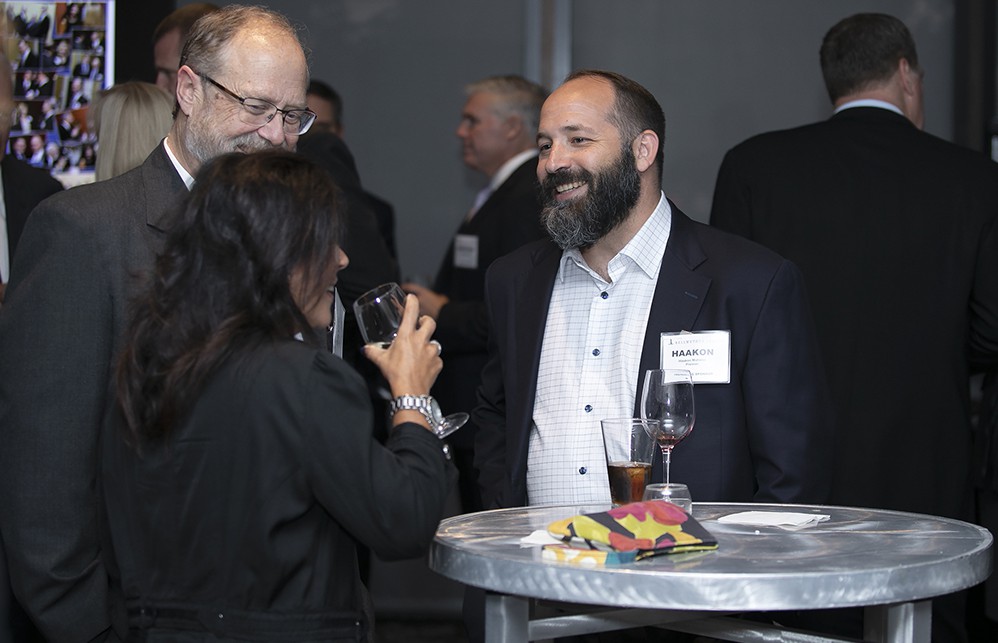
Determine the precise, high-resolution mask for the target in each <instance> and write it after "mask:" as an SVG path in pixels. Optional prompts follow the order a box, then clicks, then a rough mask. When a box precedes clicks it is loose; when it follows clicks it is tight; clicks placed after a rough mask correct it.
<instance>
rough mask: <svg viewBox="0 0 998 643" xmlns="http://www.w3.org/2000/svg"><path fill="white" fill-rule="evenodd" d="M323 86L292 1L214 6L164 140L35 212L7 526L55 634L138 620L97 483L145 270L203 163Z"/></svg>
mask: <svg viewBox="0 0 998 643" xmlns="http://www.w3.org/2000/svg"><path fill="white" fill-rule="evenodd" d="M307 86H308V66H307V64H306V59H305V53H304V51H303V48H302V45H301V43H300V42H299V40H298V36H297V33H296V31H295V29H294V28H293V27H292V26H291V25H290V23H289V22H288V21H287V20H286V19H285V18H284V17H283V16H281V15H279V14H276V13H273V12H270V11H267V10H264V9H261V8H257V7H242V6H238V5H229V6H227V7H225V8H224V9H221V10H219V11H216V12H214V13H211V14H209V15H207V16H205V17H203V18H201V19H200V20H199V21H198V22H197V23H196V24H195V25H194V28H193V29H192V31H191V34H190V37H189V39H188V41H187V45H186V46H185V48H184V53H183V56H182V58H181V60H180V67H179V70H178V72H177V83H176V99H177V104H176V113H175V116H174V123H173V127H172V129H171V130H170V132H169V134H168V136H167V138H166V139H165V140H164V141H163V143H162V144H161V145H159V146H158V147H157V148H156V149H155V150H154V151H153V152H152V154H150V155H149V157H148V158H147V159H146V161H145V162H144V163H143V164H142V165H141V166H139V167H138V168H136V169H134V170H132V171H131V172H128V173H125V174H123V175H121V176H119V177H116V178H114V179H111V180H108V181H100V182H98V183H94V184H92V185H86V186H81V187H79V188H75V189H72V190H69V191H67V192H61V193H59V194H57V195H55V196H53V197H51V198H49V199H46V200H45V201H43V202H42V203H41V204H40V205H39V206H38V207H37V208H36V209H35V210H34V211H33V212H32V214H31V216H30V217H29V219H28V222H27V225H26V226H25V229H24V233H23V234H22V236H21V240H20V242H19V244H18V248H17V253H16V255H15V257H14V263H13V266H12V268H11V280H10V285H9V286H8V288H7V294H6V300H5V302H4V307H3V315H0V437H2V439H3V448H2V449H0V529H2V536H3V543H4V545H5V548H6V551H7V558H8V565H9V568H10V579H11V585H12V586H13V589H14V593H15V594H16V596H17V598H18V600H19V601H20V602H21V603H22V605H23V606H24V608H25V609H26V610H27V611H28V612H29V614H30V615H31V618H32V620H33V621H34V622H35V623H36V624H37V625H38V627H39V629H40V630H41V632H42V634H43V635H44V637H45V639H46V640H47V641H54V642H59V641H91V640H93V641H103V640H119V639H123V638H124V636H125V633H126V631H127V620H128V618H129V614H128V612H127V610H126V606H124V605H122V604H121V601H120V598H118V597H120V595H121V591H120V588H116V587H115V581H114V577H115V571H114V570H113V569H111V568H110V567H111V566H110V564H109V563H110V560H111V557H109V556H107V555H106V552H107V545H106V543H102V542H101V540H100V535H101V532H102V531H103V530H102V529H101V527H100V520H99V517H100V513H101V503H100V499H99V498H98V497H97V493H96V489H97V488H99V484H97V470H98V469H99V466H98V462H97V447H98V442H99V439H100V436H101V433H102V431H103V427H104V426H106V423H107V420H108V419H109V418H110V417H112V414H113V412H114V404H113V403H112V401H111V398H110V397H109V395H108V391H109V390H110V384H111V382H112V380H113V378H114V372H115V368H114V365H115V358H116V356H117V353H118V350H119V348H120V342H121V335H122V331H123V328H124V325H125V321H126V317H127V314H126V310H127V304H128V301H129V299H130V298H131V297H132V296H133V294H134V289H135V287H136V286H137V285H139V283H140V281H138V280H136V279H135V277H136V276H137V275H138V274H140V273H142V272H145V271H148V270H151V269H152V266H153V261H154V257H155V255H156V252H157V251H158V250H159V249H160V248H161V246H162V243H163V240H164V238H165V236H166V231H167V229H168V228H169V226H170V214H171V212H172V211H173V209H174V206H175V205H177V204H178V203H179V202H180V201H181V200H182V199H183V197H184V195H185V194H186V193H187V188H189V187H190V185H191V184H192V183H193V181H194V175H196V174H197V172H198V169H199V168H200V167H201V165H202V164H204V163H206V162H207V161H209V160H210V159H212V158H214V157H216V156H218V155H220V154H223V153H226V152H234V151H241V152H251V151H254V150H261V149H273V148H282V149H294V147H295V145H296V143H297V141H298V137H299V135H301V134H303V133H304V132H305V131H306V130H307V129H308V126H309V125H310V124H311V122H312V120H313V119H314V118H315V114H313V113H311V112H309V111H307V109H306V100H305V93H306V88H307ZM117 553H118V554H119V555H127V552H117ZM219 635H220V636H221V635H222V634H221V633H220V634H219Z"/></svg>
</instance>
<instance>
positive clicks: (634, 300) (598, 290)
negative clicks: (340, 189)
mask: <svg viewBox="0 0 998 643" xmlns="http://www.w3.org/2000/svg"><path fill="white" fill-rule="evenodd" d="M671 228H672V209H671V208H670V207H669V203H668V201H666V199H665V195H662V196H661V197H660V199H659V202H658V205H657V206H656V208H655V210H654V212H652V214H651V216H650V217H649V218H648V220H647V221H646V222H645V224H644V225H643V226H642V227H641V229H640V230H639V231H638V233H637V234H635V235H634V237H633V238H632V239H631V240H630V241H629V242H628V244H627V245H626V246H624V248H623V249H622V250H621V251H620V252H619V253H618V254H617V256H615V257H614V258H613V259H611V260H610V263H609V264H608V270H609V274H610V283H607V282H606V281H604V280H603V278H602V277H600V276H599V275H598V274H597V273H596V272H595V271H593V270H592V269H591V268H589V266H588V265H586V262H585V261H584V260H583V259H582V255H581V253H580V252H579V251H578V250H566V251H565V252H564V253H563V254H562V258H561V267H560V268H559V270H558V275H557V276H556V277H555V283H554V289H553V290H552V293H551V307H550V309H549V310H548V316H547V323H546V325H545V327H544V342H543V344H542V347H541V358H540V366H539V368H538V372H537V395H536V398H535V401H534V411H533V426H532V427H531V431H530V444H529V448H528V453H527V503H528V504H530V505H546V504H573V505H591V504H610V487H609V482H608V478H607V472H606V456H605V454H604V452H603V434H602V431H601V428H600V420H602V419H604V418H623V417H632V415H633V413H634V401H635V394H636V391H637V389H638V386H639V383H638V376H639V374H638V368H639V366H640V362H641V349H642V346H643V345H644V339H645V331H646V329H647V326H648V314H649V312H650V310H651V303H652V299H653V298H654V295H655V285H656V283H657V282H658V273H659V270H660V269H661V267H662V256H663V255H664V254H665V246H666V243H668V241H669V231H670V229H671Z"/></svg>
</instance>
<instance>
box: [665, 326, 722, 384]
mask: <svg viewBox="0 0 998 643" xmlns="http://www.w3.org/2000/svg"><path fill="white" fill-rule="evenodd" d="M659 361H660V362H661V364H662V368H681V369H685V370H687V371H689V372H690V373H691V374H692V375H693V383H694V384H728V383H730V382H731V331H730V330H700V331H696V332H693V333H691V332H689V331H683V332H681V333H662V339H661V358H660V360H659Z"/></svg>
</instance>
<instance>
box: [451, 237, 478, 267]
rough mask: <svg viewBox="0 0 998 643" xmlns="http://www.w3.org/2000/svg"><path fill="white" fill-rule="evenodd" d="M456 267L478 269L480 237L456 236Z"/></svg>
mask: <svg viewBox="0 0 998 643" xmlns="http://www.w3.org/2000/svg"><path fill="white" fill-rule="evenodd" d="M454 267H455V268H467V269H469V270H477V269H478V236H477V235H474V234H456V235H454Z"/></svg>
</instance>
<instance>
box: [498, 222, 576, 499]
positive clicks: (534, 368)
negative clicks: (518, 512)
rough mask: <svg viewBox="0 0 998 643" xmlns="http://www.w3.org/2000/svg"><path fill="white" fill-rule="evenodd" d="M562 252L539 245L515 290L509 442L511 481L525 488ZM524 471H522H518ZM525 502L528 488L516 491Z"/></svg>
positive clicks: (509, 368) (508, 366) (508, 367)
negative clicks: (513, 412) (543, 348)
mask: <svg viewBox="0 0 998 643" xmlns="http://www.w3.org/2000/svg"><path fill="white" fill-rule="evenodd" d="M561 255H562V252H561V250H560V249H559V248H558V247H557V246H556V245H555V244H554V243H551V242H548V243H544V244H540V247H539V248H538V249H537V250H536V251H535V252H534V253H533V254H532V255H531V257H530V259H531V262H532V269H531V270H525V271H523V272H521V273H519V275H518V276H517V278H516V279H517V281H516V283H514V284H512V287H513V300H512V301H515V302H518V303H517V304H516V305H514V306H512V310H514V311H515V312H514V313H513V314H514V315H515V324H514V325H513V326H512V328H513V330H512V331H511V332H512V334H513V337H512V338H510V339H509V341H512V342H514V343H515V347H514V349H513V351H512V353H513V356H514V359H513V361H512V363H510V364H506V365H505V366H504V370H505V371H506V387H507V390H508V391H509V392H510V393H509V398H510V402H509V404H508V405H507V409H509V410H513V409H516V412H517V413H518V415H517V416H514V417H508V418H507V425H508V426H509V427H517V429H518V430H517V431H516V434H515V438H514V439H511V440H509V441H508V442H507V448H508V449H509V450H510V452H509V453H508V460H507V462H508V463H509V465H510V467H511V468H512V469H513V471H512V472H511V473H512V475H511V478H510V479H511V480H514V481H523V483H524V484H526V474H527V472H526V467H527V448H528V446H529V444H528V443H529V442H530V428H531V423H532V422H533V413H534V398H535V397H536V394H537V372H538V368H539V366H540V362H541V344H542V343H543V341H544V327H545V325H546V324H547V316H548V307H549V306H550V305H551V290H552V288H553V285H554V280H555V278H556V276H557V274H558V267H559V266H560V265H561V261H560V260H561ZM517 469H521V470H517ZM514 494H522V496H523V498H524V499H525V498H526V487H524V488H523V489H518V490H514Z"/></svg>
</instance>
